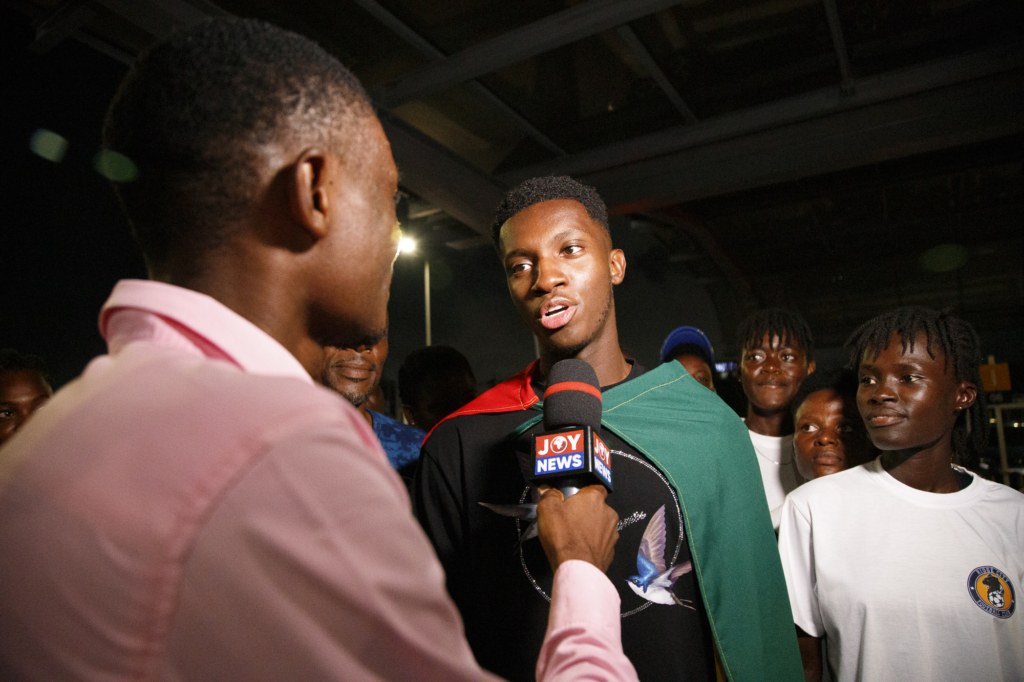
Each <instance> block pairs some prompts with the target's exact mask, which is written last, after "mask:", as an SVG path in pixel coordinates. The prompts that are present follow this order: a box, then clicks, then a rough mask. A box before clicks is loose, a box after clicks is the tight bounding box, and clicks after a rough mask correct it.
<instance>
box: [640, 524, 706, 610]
mask: <svg viewBox="0 0 1024 682" xmlns="http://www.w3.org/2000/svg"><path fill="white" fill-rule="evenodd" d="M636 570H637V572H638V573H639V575H634V576H631V577H629V578H627V579H626V582H627V583H629V588H630V589H631V590H633V591H634V592H636V593H637V595H639V596H641V597H643V598H644V599H646V600H648V601H652V602H654V603H655V604H666V605H668V606H671V605H672V604H679V605H680V606H685V607H686V608H689V609H692V608H693V607H692V606H690V605H689V604H687V603H686V602H687V601H689V600H684V599H680V598H679V597H677V596H676V595H675V593H674V592H672V586H673V585H675V584H676V580H678V579H679V576H682V575H685V574H687V573H689V572H690V571H692V570H693V564H692V563H691V562H689V561H687V562H686V563H683V564H679V565H677V566H671V567H669V568H665V505H661V507H659V508H658V511H656V512H654V515H653V516H651V520H650V521H648V522H647V529H646V530H644V536H643V538H642V539H641V540H640V551H638V552H637V555H636Z"/></svg>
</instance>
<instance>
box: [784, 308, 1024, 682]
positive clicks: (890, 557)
mask: <svg viewBox="0 0 1024 682" xmlns="http://www.w3.org/2000/svg"><path fill="white" fill-rule="evenodd" d="M847 343H848V345H850V346H852V349H853V353H852V361H853V363H854V364H855V366H856V368H857V373H858V376H859V381H860V383H859V387H858V391H857V407H858V410H859V411H860V414H861V417H862V418H863V420H864V423H865V426H866V427H867V430H868V434H869V435H870V437H871V440H872V442H873V443H874V445H875V447H877V448H878V449H880V450H881V451H882V454H881V455H880V456H879V457H878V458H877V459H875V460H874V461H872V462H869V463H867V464H864V465H861V466H859V467H856V468H853V469H848V470H846V471H843V472H840V473H837V474H833V475H831V476H826V477H824V478H820V479H816V480H814V481H811V482H810V483H808V484H806V485H804V486H802V487H801V488H799V489H798V490H796V491H794V492H793V493H792V494H791V495H790V496H789V499H788V500H787V501H786V504H785V506H784V508H783V513H782V527H781V532H780V535H779V549H780V552H781V554H782V565H783V569H784V570H785V573H786V581H787V585H788V587H789V595H790V602H791V605H792V608H793V616H794V620H795V621H796V625H797V635H798V638H799V640H800V649H801V655H802V656H803V659H804V669H805V673H806V676H807V679H808V680H819V679H821V676H822V667H823V666H822V655H821V640H822V639H824V643H825V649H826V651H827V662H828V667H829V671H830V672H831V674H832V677H833V678H835V679H837V680H841V681H846V680H928V681H930V682H934V681H942V680H949V681H950V682H953V681H958V680H968V679H971V680H1024V620H1022V615H1021V614H1016V615H1015V612H1016V606H1017V598H1018V597H1017V595H1018V594H1019V593H1018V592H1017V590H1019V589H1020V586H1021V583H1022V581H1024V495H1022V494H1021V493H1019V492H1017V491H1015V490H1012V489H1011V488H1008V487H1006V486H1003V485H1000V484H998V483H993V482H991V481H986V480H984V479H982V478H979V477H977V476H975V475H974V474H972V473H971V472H969V471H967V470H966V469H962V468H960V467H958V466H955V465H954V464H953V463H952V462H953V460H954V459H955V458H957V457H960V458H966V457H968V456H970V455H972V454H975V453H977V452H978V451H980V449H981V448H983V447H984V445H985V436H986V431H987V426H988V420H987V419H986V413H985V399H984V394H983V393H981V392H979V390H978V386H980V384H981V382H980V380H979V377H978V366H979V364H980V349H979V341H978V336H977V334H976V333H975V332H974V330H973V329H972V328H971V326H970V325H969V324H968V323H966V322H964V321H963V320H961V319H960V318H958V317H956V316H955V315H953V314H951V313H949V312H937V311H935V310H930V309H928V308H920V307H913V308H900V309H899V310H895V311H893V312H891V313H888V314H885V315H881V316H879V317H877V318H875V319H873V320H871V321H870V322H868V323H866V324H864V325H863V326H862V327H860V328H859V329H858V330H857V331H856V332H854V334H853V336H852V337H851V338H850V340H849V341H848V342H847Z"/></svg>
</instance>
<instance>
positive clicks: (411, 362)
mask: <svg viewBox="0 0 1024 682" xmlns="http://www.w3.org/2000/svg"><path fill="white" fill-rule="evenodd" d="M459 374H464V375H468V376H469V378H470V379H472V380H473V381H474V382H475V381H476V377H475V376H474V375H473V368H472V367H470V365H469V360H467V359H466V356H465V355H463V354H462V353H460V352H459V351H457V350H455V349H454V348H452V347H451V346H427V347H426V348H420V349H418V350H414V351H413V352H411V353H409V355H407V356H406V357H405V360H403V361H402V366H401V367H399V368H398V396H399V398H401V400H402V403H403V404H405V405H418V404H419V401H420V398H421V397H422V394H423V391H424V390H425V389H427V388H428V387H429V386H430V384H431V383H432V382H434V381H437V380H438V379H441V378H444V377H449V376H456V375H459Z"/></svg>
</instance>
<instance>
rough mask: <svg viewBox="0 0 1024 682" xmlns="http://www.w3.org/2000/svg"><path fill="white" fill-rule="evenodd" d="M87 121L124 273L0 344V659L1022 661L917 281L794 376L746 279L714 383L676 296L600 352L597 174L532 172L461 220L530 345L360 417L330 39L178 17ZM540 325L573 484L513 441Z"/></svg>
mask: <svg viewBox="0 0 1024 682" xmlns="http://www.w3.org/2000/svg"><path fill="white" fill-rule="evenodd" d="M103 136H104V143H105V145H107V146H108V147H109V148H111V149H114V150H116V151H118V152H119V153H122V154H125V155H126V156H128V157H129V158H131V159H133V161H134V162H135V163H136V165H137V166H138V167H139V177H138V179H137V180H135V181H134V182H131V183H124V184H119V185H116V186H115V191H116V192H117V194H118V197H119V199H120V201H121V203H122V206H123V207H124V210H125V212H126V214H127V216H128V218H129V221H130V223H131V224H132V227H133V230H134V232H135V234H136V237H137V239H138V241H139V244H140V246H141V248H142V251H143V253H144V255H145V258H146V263H147V267H148V270H149V273H150V279H149V280H146V281H141V280H124V281H122V282H120V283H118V284H117V286H116V287H115V289H114V291H113V292H112V293H111V296H110V298H109V299H108V301H107V303H106V304H105V305H104V307H103V309H102V311H101V313H100V329H101V332H102V333H103V335H104V338H105V339H106V341H107V344H108V350H109V353H108V354H107V355H105V356H101V357H99V358H96V359H94V360H93V361H92V362H91V363H90V364H89V365H88V366H87V367H86V369H85V370H84V372H83V373H82V375H81V376H80V377H78V378H77V379H75V380H74V381H72V382H70V383H69V384H68V385H67V386H65V387H63V388H61V389H60V390H59V391H57V392H56V394H53V391H52V390H51V388H50V385H49V383H48V379H47V376H46V370H45V367H44V365H43V364H42V362H41V361H40V360H39V359H38V358H34V357H31V356H24V355H21V354H18V353H16V352H14V351H3V352H2V353H0V445H2V448H0V548H2V551H0V676H3V677H4V679H7V678H10V679H24V680H52V679H79V680H100V679H103V680H106V679H112V678H129V677H130V678H144V679H155V678H160V679H168V680H191V679H196V680H199V679H204V680H205V679H223V680H258V679H267V680H270V679H342V680H364V679H365V680H370V679H396V680H397V679H401V680H476V679H481V680H482V679H495V676H501V677H504V678H506V679H511V680H526V679H534V678H536V679H543V680H556V679H557V680H578V679H587V680H602V679H607V680H636V679H642V680H708V681H712V680H716V679H719V680H720V679H727V680H730V681H732V682H739V681H746V680H804V679H806V680H822V679H833V680H844V681H845V680H871V681H874V680H929V681H931V680H950V681H953V680H967V679H972V680H973V679H979V680H981V679H984V680H1021V679H1024V625H1022V623H1021V618H1022V616H1021V615H1020V614H1017V613H1016V606H1017V593H1016V591H1017V590H1018V589H1019V588H1020V586H1021V584H1022V581H1024V494H1021V493H1020V492H1017V491H1015V490H1012V489H1010V488H1008V487H1006V486H1003V485H1000V484H997V483H993V482H991V481H987V480H985V479H982V478H981V477H979V476H977V475H975V474H974V473H972V472H970V471H968V470H967V469H964V468H962V467H960V466H957V465H956V462H959V461H964V460H965V459H967V458H969V457H971V456H972V455H975V454H977V453H978V452H979V451H980V449H981V448H983V447H984V446H985V438H986V434H987V431H988V419H987V412H986V405H985V394H984V392H983V391H982V390H981V381H980V379H979V376H978V367H979V365H980V363H981V350H980V341H979V339H978V336H977V334H976V333H975V332H974V330H973V329H972V328H971V326H970V325H969V324H968V323H967V322H965V321H964V320H962V319H961V318H959V317H958V316H956V315H955V314H954V313H951V312H949V311H936V310H931V309H927V308H921V307H909V308H900V309H898V310H895V311H890V312H885V313H883V314H881V315H879V316H878V317H876V318H874V319H872V320H869V321H868V322H866V323H865V324H864V325H862V326H861V327H860V328H859V329H857V330H856V331H854V332H853V334H852V336H851V337H850V340H849V342H848V346H849V349H850V364H849V366H848V367H846V368H843V369H841V370H838V371H835V372H831V371H825V370H820V369H818V367H817V364H816V361H815V348H814V337H813V334H812V330H811V329H810V328H809V327H808V325H807V323H806V322H805V321H804V320H803V319H802V318H801V317H800V316H799V315H797V314H795V313H793V312H789V311H785V310H779V309H763V310H757V311H754V312H753V313H751V314H750V315H749V316H748V317H747V318H746V319H745V320H744V321H743V322H742V323H741V324H740V326H739V329H738V330H737V347H738V349H739V353H738V358H737V360H738V367H739V374H740V379H741V384H742V388H743V392H744V395H745V396H746V399H747V407H746V410H745V412H744V413H743V414H742V415H738V414H737V413H736V412H735V411H733V410H732V409H731V408H729V407H728V406H727V405H726V404H725V403H724V402H723V401H722V400H721V399H720V398H719V397H718V396H717V395H716V393H715V378H716V370H715V363H716V355H715V351H714V348H713V347H712V344H711V342H710V340H709V339H708V337H707V335H706V334H704V333H703V332H702V331H701V330H700V329H697V328H695V327H692V326H681V327H678V328H677V329H675V330H673V331H672V332H671V333H670V334H669V335H668V337H667V338H666V339H665V340H664V342H663V344H662V347H661V351H660V364H659V365H658V366H657V367H654V368H651V369H647V368H645V367H643V366H641V364H640V363H639V362H637V361H636V360H635V359H634V358H632V357H629V356H628V355H627V354H626V353H624V352H623V350H622V348H621V347H620V344H619V335H618V326H617V325H618V322H617V318H616V309H615V295H614V287H615V285H617V284H619V283H621V282H622V281H623V279H624V278H625V277H626V255H625V254H624V253H623V251H622V250H620V249H617V248H615V246H614V245H613V242H612V237H611V231H610V229H609V225H608V215H607V209H606V207H605V204H604V202H603V201H602V199H601V197H600V196H599V195H598V194H597V192H596V191H595V190H594V189H593V188H590V187H588V186H586V185H583V184H581V183H580V182H578V181H576V180H574V179H572V178H569V177H541V178H533V179H530V180H527V181H525V182H523V183H521V184H520V185H518V186H516V187H514V188H512V189H511V190H509V192H508V193H507V194H506V196H505V198H504V200H503V201H502V203H501V204H500V205H499V206H498V207H497V209H496V211H495V215H494V220H493V225H492V227H493V242H494V247H495V249H496V251H497V254H498V258H499V264H496V265H495V267H501V268H503V270H504V273H505V275H506V279H507V283H508V290H509V293H510V295H511V299H512V303H513V304H514V306H515V308H516V310H517V311H518V313H519V315H520V317H521V319H522V322H523V324H525V325H526V327H527V328H528V329H529V330H530V331H531V333H532V334H533V335H534V336H535V338H536V340H537V347H538V349H539V357H538V358H537V359H536V360H535V361H534V362H532V363H530V364H529V365H528V366H526V367H524V368H523V369H522V371H520V372H519V373H518V374H516V375H515V376H512V377H510V378H509V379H507V380H506V381H504V382H503V383H500V384H499V385H497V386H495V387H494V388H492V389H490V390H487V391H485V392H484V393H482V394H481V395H479V396H477V386H476V379H475V377H474V374H473V371H472V369H471V367H470V364H469V362H468V361H467V359H466V358H465V357H464V356H463V355H462V354H461V353H459V352H458V351H457V350H455V349H453V348H450V347H446V346H432V347H428V348H423V349H420V350H418V351H415V352H414V353H412V354H410V355H409V356H408V357H406V358H404V360H403V362H402V363H401V368H400V370H399V372H398V377H399V395H400V398H401V403H402V410H401V413H400V414H399V413H397V412H396V413H395V414H392V415H391V416H389V415H386V414H384V413H383V412H382V411H381V408H380V380H381V376H382V371H383V365H384V363H385V361H386V359H387V355H388V318H387V301H388V292H389V286H390V280H391V268H392V264H393V262H394V258H395V255H396V253H397V235H398V230H397V229H396V222H397V221H396V219H395V205H394V201H393V197H394V195H395V192H396V190H397V183H398V174H397V170H396V167H395V164H394V161H393V160H392V157H391V153H390V148H389V146H388V141H387V139H386V137H385V135H384V132H383V130H382V128H381V126H380V124H379V122H378V121H377V118H376V116H375V114H374V111H373V107H372V105H371V102H370V100H369V98H368V97H367V95H366V93H365V92H364V91H363V89H362V87H361V85H360V84H359V82H358V81H357V80H356V79H355V78H354V77H353V76H352V75H351V74H350V73H349V72H348V71H347V70H346V69H345V68H344V67H343V66H342V65H341V64H340V63H338V62H337V60H335V59H334V58H333V57H331V56H330V55H328V54H327V53H326V52H324V51H323V50H322V49H321V48H319V47H318V46H316V45H315V44H313V43H312V42H311V41H308V40H306V39H305V38H302V37H300V36H298V35H295V34H293V33H289V32H286V31H283V30H281V29H278V28H275V27H273V26H270V25H268V24H265V23H261V22H255V21H250V20H240V19H230V18H225V19H215V20H211V21H207V22H204V23H202V24H199V25H197V26H194V27H192V28H190V29H188V30H186V31H184V32H179V33H176V34H175V35H174V36H172V37H171V38H170V39H168V40H167V41H165V42H162V43H160V44H158V45H157V46H154V47H153V48H151V49H150V50H149V51H147V52H146V53H145V54H144V55H143V56H142V57H141V58H140V60H139V61H138V62H137V63H136V64H135V65H134V66H133V67H132V69H131V71H130V72H129V74H128V76H127V77H126V78H125V81H124V82H123V83H122V85H121V87H120V89H119V90H118V93H117V95H116V96H115V99H114V101H113V103H112V104H111V107H110V110H109V112H108V115H107V119H106V122H105V125H104V131H103ZM566 359H577V360H583V361H585V362H586V363H588V364H589V365H590V366H591V367H592V368H593V370H594V372H595V374H596V377H597V382H598V384H599V386H600V398H601V404H602V420H601V428H600V434H599V435H600V438H601V440H602V441H603V442H604V443H605V444H606V445H607V447H608V449H609V451H610V460H611V469H612V471H613V472H614V487H613V491H611V492H609V490H608V489H606V487H604V486H588V487H585V488H582V489H581V490H580V491H579V492H578V493H576V494H573V495H570V496H566V495H565V494H563V492H560V491H559V490H557V489H551V488H548V487H546V486H543V485H541V486H537V485H532V484H531V483H529V482H528V479H529V476H527V475H526V473H525V471H524V462H527V461H528V459H529V456H530V442H531V438H532V437H533V436H535V435H537V434H539V433H541V432H542V431H543V430H544V423H543V416H544V415H543V405H544V401H545V398H546V397H547V395H549V394H548V390H549V385H548V384H549V382H548V377H549V375H550V373H551V370H552V367H553V366H554V365H555V364H556V363H557V362H559V361H560V360H566ZM51 394H52V395H51ZM597 394H598V393H597V391H594V395H597ZM534 538H536V539H534Z"/></svg>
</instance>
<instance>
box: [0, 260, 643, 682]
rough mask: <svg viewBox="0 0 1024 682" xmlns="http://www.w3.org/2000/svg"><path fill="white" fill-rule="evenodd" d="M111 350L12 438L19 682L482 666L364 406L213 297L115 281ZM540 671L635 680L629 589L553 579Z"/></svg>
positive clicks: (2, 656)
mask: <svg viewBox="0 0 1024 682" xmlns="http://www.w3.org/2000/svg"><path fill="white" fill-rule="evenodd" d="M100 330H101V332H102V333H103V336H104V338H106V339H107V343H108V347H109V350H110V355H106V356H102V357H99V358H96V359H95V360H93V361H92V362H91V363H90V364H89V366H88V367H87V368H86V370H85V372H84V373H83V375H82V376H81V377H80V378H78V379H77V380H75V381H74V382H72V383H70V384H68V385H67V386H66V387H65V388H63V389H62V390H61V391H59V392H58V393H57V395H56V396H55V397H54V398H53V400H51V401H50V403H49V405H47V407H46V408H45V409H43V410H41V411H40V412H39V413H38V414H37V415H36V416H35V417H34V419H33V420H32V422H30V423H29V424H28V425H27V426H26V427H25V428H24V429H23V430H22V431H21V432H20V433H19V434H18V435H17V436H15V437H14V438H12V439H11V440H10V441H9V442H8V444H7V445H6V446H5V448H4V449H3V450H0V676H2V677H3V678H4V679H7V678H8V677H15V678H17V679H24V680H58V679H60V680H64V679H75V680H116V679H121V680H129V679H130V680H157V679H161V680H328V679H334V680H377V679H394V680H480V679H493V678H492V676H491V675H489V674H488V673H486V672H485V671H483V670H481V669H480V668H479V666H477V664H476V661H475V660H474V659H473V655H472V653H471V651H470V649H469V646H468V645H467V643H466V640H465V638H464V636H463V631H462V621H461V619H460V617H459V614H458V612H457V610H456V608H455V606H454V605H453V604H452V602H451V600H450V599H449V597H448V595H447V593H446V592H445V588H444V575H443V571H442V569H441V565H440V564H439V563H438V561H437V558H436V557H435V556H434V553H433V550H432V548H431V546H430V543H429V542H428V541H427V539H426V537H425V536H424V534H423V532H422V531H421V530H420V528H419V526H418V525H417V524H416V522H415V521H414V520H413V517H412V515H411V514H410V511H409V499H408V496H407V494H406V491H405V488H404V486H403V485H402V482H401V480H400V479H399V477H398V476H397V475H396V473H395V472H394V471H393V470H392V469H391V467H390V466H389V464H388V461H387V458H386V457H385V455H384V453H383V451H382V450H381V448H380V445H379V444H378V443H377V442H376V440H375V439H374V437H373V434H372V432H371V431H370V430H369V428H368V427H367V425H366V423H365V422H364V421H363V420H362V419H361V418H360V417H359V416H358V414H357V413H356V412H355V410H354V409H352V408H351V407H350V406H349V405H348V404H347V403H345V402H344V401H343V400H341V399H340V398H339V397H338V396H337V395H335V394H334V393H331V392H330V391H328V390H326V389H323V388H321V387H319V386H317V385H315V384H314V383H313V382H312V380H311V379H310V377H309V375H308V374H307V373H306V372H305V371H304V369H303V368H302V366H301V365H300V364H299V362H298V361H297V360H296V359H295V358H294V357H293V356H292V355H291V354H290V353H288V351H286V350H285V349H284V347H282V346H281V345H280V344H278V343H277V342H276V341H275V340H274V339H272V338H271V337H270V336H268V335H267V334H266V333H264V332H263V331H261V330H260V329H259V328H257V327H256V326H255V325H253V324H252V323H251V322H249V321H248V320H246V319H245V318H243V317H241V316H239V315H237V314H236V313H234V312H232V311H231V310H229V309H228V308H227V307H225V306H224V305H222V304H221V303H219V302H217V301H216V300H214V299H212V298H210V297H208V296H205V295H203V294H199V293H196V292H194V291H189V290H186V289H181V288H178V287H174V286H171V285H168V284H161V283H157V282H147V281H137V280H127V281H123V282H120V283H118V285H117V286H116V287H115V288H114V291H113V293H112V294H111V296H110V299H109V300H108V301H107V303H106V305H105V306H104V308H103V311H102V313H101V316H100ZM537 674H538V678H539V679H552V680H553V679H588V680H598V679H635V678H636V675H635V672H634V671H633V668H632V666H631V665H630V663H629V661H628V660H627V659H626V658H625V656H624V655H623V654H622V647H621V643H620V635H619V600H618V596H617V593H616V591H615V589H614V587H613V586H612V585H611V583H609V582H608V579H607V578H606V577H605V576H604V575H603V574H602V573H601V572H600V571H599V570H597V569H596V568H595V567H593V566H591V565H590V564H587V563H584V562H579V561H574V562H567V563H566V564H564V565H563V566H562V567H561V568H559V570H558V572H557V574H556V576H555V588H554V598H553V600H552V606H551V613H550V623H549V627H548V633H547V637H546V639H545V644H544V647H543V649H542V651H541V655H540V660H539V662H538V665H537Z"/></svg>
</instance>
